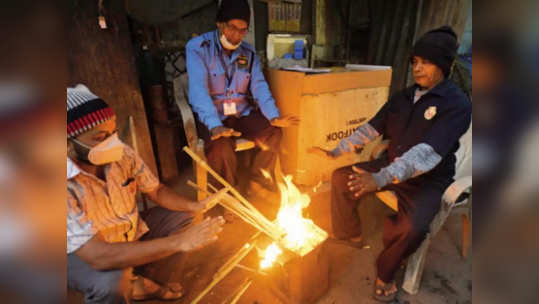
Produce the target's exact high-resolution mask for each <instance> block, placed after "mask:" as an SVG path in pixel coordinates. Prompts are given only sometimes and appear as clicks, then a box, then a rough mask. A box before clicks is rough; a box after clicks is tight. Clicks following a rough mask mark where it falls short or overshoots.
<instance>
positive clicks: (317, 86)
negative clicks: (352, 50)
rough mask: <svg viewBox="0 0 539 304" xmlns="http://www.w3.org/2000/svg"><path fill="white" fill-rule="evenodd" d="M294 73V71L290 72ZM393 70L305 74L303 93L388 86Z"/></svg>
mask: <svg viewBox="0 0 539 304" xmlns="http://www.w3.org/2000/svg"><path fill="white" fill-rule="evenodd" d="M289 73H294V72H289ZM391 73H392V70H391V69H389V70H381V71H368V72H367V71H353V72H343V73H327V74H316V75H307V76H305V82H304V85H303V91H302V93H303V94H322V93H331V92H338V91H344V90H350V89H357V88H376V87H387V86H389V84H390V83H391Z"/></svg>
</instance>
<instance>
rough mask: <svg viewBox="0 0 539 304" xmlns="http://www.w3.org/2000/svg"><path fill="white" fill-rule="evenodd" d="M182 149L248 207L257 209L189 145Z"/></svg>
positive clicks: (253, 209)
mask: <svg viewBox="0 0 539 304" xmlns="http://www.w3.org/2000/svg"><path fill="white" fill-rule="evenodd" d="M183 150H184V151H185V152H186V153H187V154H189V156H191V158H192V159H193V160H194V161H196V162H197V163H198V164H199V165H200V166H202V167H203V168H204V169H206V170H207V171H208V173H210V174H211V175H212V176H213V177H214V178H215V179H216V180H217V181H219V182H220V183H221V184H222V185H223V186H225V187H228V188H230V192H231V193H232V194H234V196H235V197H236V198H237V199H238V200H240V202H241V203H242V204H244V205H245V207H247V208H248V209H251V210H252V211H256V212H258V210H257V209H256V208H255V207H254V206H252V205H251V204H250V203H249V201H247V199H245V198H244V197H243V196H242V195H241V194H240V193H239V192H238V191H237V190H236V189H235V188H234V187H232V185H230V184H229V183H228V182H227V181H226V180H225V179H224V178H222V177H221V176H220V175H219V174H217V172H215V171H214V170H213V169H212V168H211V167H210V166H209V165H208V164H207V163H206V162H205V161H204V160H203V159H201V158H200V157H199V156H198V155H197V154H196V153H195V152H193V151H192V150H191V149H189V147H187V146H185V147H183Z"/></svg>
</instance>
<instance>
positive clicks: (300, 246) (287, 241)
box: [260, 175, 328, 268]
mask: <svg viewBox="0 0 539 304" xmlns="http://www.w3.org/2000/svg"><path fill="white" fill-rule="evenodd" d="M284 181H285V184H282V183H279V189H280V191H281V208H280V209H279V213H278V214H277V219H276V223H277V225H278V226H279V227H280V228H281V229H282V230H283V231H284V232H285V236H284V238H283V239H282V240H281V242H280V245H282V246H284V247H286V248H287V249H289V250H291V251H294V252H296V253H297V254H299V255H300V256H304V255H305V254H307V253H309V252H310V251H311V250H313V249H314V248H315V247H316V246H317V245H318V244H320V243H321V242H323V241H324V240H325V239H326V238H327V236H328V235H327V233H326V232H325V231H324V230H322V229H320V228H319V227H318V226H316V225H315V224H314V223H313V221H312V220H310V219H307V218H304V217H303V209H305V208H306V207H308V206H309V204H310V202H311V198H310V197H309V195H307V194H304V193H301V192H300V191H299V189H298V188H297V187H296V186H295V185H294V183H292V176H289V175H288V176H285V177H284ZM275 248H278V249H279V250H280V252H279V253H278V254H275V253H276V252H278V251H277V250H276V249H275ZM281 252H282V250H281V249H280V248H279V247H278V245H277V244H276V243H273V244H271V245H270V246H268V248H266V250H265V254H264V260H263V261H262V262H261V264H260V265H261V267H263V268H268V267H270V266H271V265H272V264H273V262H274V261H275V260H276V259H277V257H278V255H280V253H281ZM262 263H264V264H262Z"/></svg>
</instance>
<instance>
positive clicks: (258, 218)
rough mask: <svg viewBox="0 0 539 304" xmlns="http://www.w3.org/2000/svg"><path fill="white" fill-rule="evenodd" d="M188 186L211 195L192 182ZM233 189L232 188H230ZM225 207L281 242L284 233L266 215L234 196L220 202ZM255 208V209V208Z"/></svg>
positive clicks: (226, 197)
mask: <svg viewBox="0 0 539 304" xmlns="http://www.w3.org/2000/svg"><path fill="white" fill-rule="evenodd" d="M187 184H188V185H189V186H191V187H193V188H195V189H198V190H200V191H204V192H205V193H207V194H211V193H210V192H208V190H206V189H203V188H201V187H200V186H198V185H197V184H195V183H194V182H192V181H190V180H189V181H187ZM210 187H211V188H212V190H217V189H216V188H215V187H214V186H210ZM228 189H232V188H230V187H229V188H228ZM219 203H220V204H221V205H222V206H223V207H225V208H227V209H228V210H230V211H231V212H232V213H234V214H235V215H237V216H238V217H239V218H241V219H242V220H244V221H245V222H247V223H249V224H251V225H252V226H254V227H255V228H257V229H258V230H260V231H262V232H264V233H265V234H267V235H268V236H269V237H270V238H272V239H274V240H280V239H281V236H282V233H281V230H280V229H279V228H278V226H277V225H275V224H274V223H272V222H270V221H269V220H268V219H267V218H266V217H265V216H264V215H262V214H261V213H260V212H259V211H258V210H257V209H256V208H255V209H253V210H249V209H247V208H246V207H245V205H244V204H242V203H241V202H240V201H238V200H236V198H234V197H232V196H225V197H224V198H223V200H221V201H220V202H219ZM253 208H254V207H253Z"/></svg>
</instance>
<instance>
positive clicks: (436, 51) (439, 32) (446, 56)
mask: <svg viewBox="0 0 539 304" xmlns="http://www.w3.org/2000/svg"><path fill="white" fill-rule="evenodd" d="M457 49H458V42H457V34H455V31H453V29H452V28H451V27H449V26H447V25H444V26H442V27H440V28H437V29H434V30H431V31H429V32H427V33H425V34H424V35H423V36H421V38H419V40H418V41H417V42H416V43H415V45H414V47H413V50H412V54H411V58H413V57H414V56H419V57H422V58H425V59H428V60H430V61H431V62H432V63H434V64H435V65H437V66H438V67H439V68H440V69H441V70H442V72H443V73H444V76H445V77H446V78H447V77H448V76H449V72H450V71H451V65H452V64H453V61H454V60H455V57H456V56H457ZM411 58H410V59H411Z"/></svg>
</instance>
